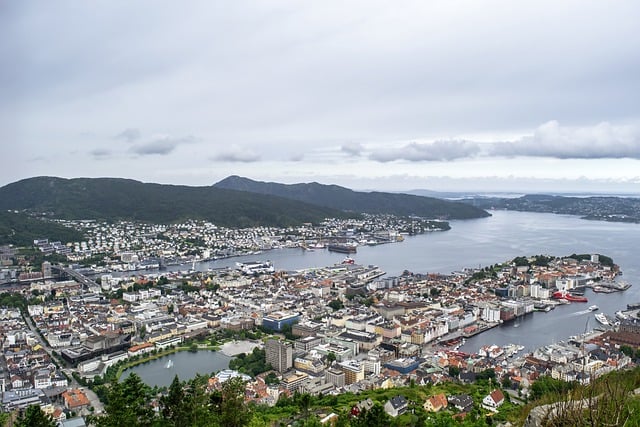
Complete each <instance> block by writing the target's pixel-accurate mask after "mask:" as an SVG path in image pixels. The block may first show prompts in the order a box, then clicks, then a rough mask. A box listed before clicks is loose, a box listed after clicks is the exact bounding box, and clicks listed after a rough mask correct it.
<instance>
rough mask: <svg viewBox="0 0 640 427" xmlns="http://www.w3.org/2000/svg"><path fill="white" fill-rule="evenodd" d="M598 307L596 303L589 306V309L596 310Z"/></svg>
mask: <svg viewBox="0 0 640 427" xmlns="http://www.w3.org/2000/svg"><path fill="white" fill-rule="evenodd" d="M598 308H599V307H598V306H597V305H592V306H591V307H589V311H596V310H597V309H598Z"/></svg>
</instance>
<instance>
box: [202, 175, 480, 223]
mask: <svg viewBox="0 0 640 427" xmlns="http://www.w3.org/2000/svg"><path fill="white" fill-rule="evenodd" d="M214 187H216V188H221V189H222V188H224V189H230V190H239V191H246V192H251V193H259V194H269V195H273V196H279V197H285V198H287V199H293V200H299V201H303V202H306V203H312V204H315V205H318V206H324V207H328V208H333V209H340V210H345V211H351V212H361V213H371V214H392V215H398V216H408V215H416V216H420V217H424V218H442V219H470V218H482V217H486V216H489V214H488V213H487V212H486V211H484V210H482V209H479V208H476V207H474V206H470V205H467V204H464V203H458V202H452V201H448V200H442V199H436V198H433V197H421V196H414V195H409V194H396V193H382V192H376V191H374V192H359V191H353V190H350V189H348V188H344V187H340V186H337V185H324V184H318V183H316V182H312V183H308V184H290V185H288V184H279V183H275V182H260V181H253V180H251V179H248V178H243V177H239V176H230V177H227V178H225V179H223V180H222V181H220V182H218V183H216V184H215V185H214Z"/></svg>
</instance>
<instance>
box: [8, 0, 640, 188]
mask: <svg viewBox="0 0 640 427" xmlns="http://www.w3.org/2000/svg"><path fill="white" fill-rule="evenodd" d="M508 6H509V7H505V3H504V2H501V1H497V0H488V1H483V2H477V1H473V0H467V1H464V0H462V1H455V2H450V1H429V2H425V1H419V0H413V1H412V0H409V1H406V2H402V3H401V4H398V3H397V2H389V1H382V0H380V1H378V0H367V1H364V0H362V1H355V2H346V3H345V2H343V1H337V0H327V1H323V2H288V1H277V0H276V1H272V2H259V1H251V0H249V1H244V2H222V1H218V0H194V1H190V2H187V3H176V2H169V1H155V0H154V1H152V0H140V1H136V2H77V1H71V0H69V1H66V0H59V1H55V2H22V1H16V2H2V3H1V5H0V58H2V62H3V65H5V66H3V67H2V68H1V71H0V93H2V96H0V141H2V142H1V143H2V144H3V148H4V152H5V153H7V152H8V153H9V156H10V157H11V161H8V162H5V163H4V166H3V168H2V169H1V170H0V185H4V184H7V183H9V182H13V181H16V180H18V179H22V178H26V177H30V176H36V175H57V176H64V177H76V176H118V177H126V178H134V179H139V180H143V181H147V182H163V183H172V184H188V185H206V184H211V183H213V182H216V181H218V180H220V179H222V178H224V177H225V176H228V175H232V174H237V175H244V176H248V177H250V178H254V179H262V180H268V181H279V182H299V181H321V182H325V183H336V184H343V185H346V184H347V183H351V184H353V185H363V186H365V185H366V188H369V189H376V188H380V189H394V188H395V189H402V188H420V187H422V186H425V185H427V184H428V183H436V184H437V185H440V186H443V187H445V186H446V182H447V181H446V179H449V180H450V181H451V182H457V183H460V182H463V181H461V180H463V179H465V180H466V179H468V180H469V181H464V182H485V183H487V185H489V183H504V182H506V181H504V180H512V181H513V182H529V181H523V180H528V179H530V178H531V179H534V180H535V179H537V178H539V179H543V180H555V182H556V183H557V184H558V185H560V186H561V185H562V183H563V182H566V183H582V182H585V183H586V182H587V181H581V180H580V179H579V178H580V177H581V176H588V175H589V174H593V173H596V172H594V171H597V173H596V175H597V177H595V176H594V177H592V179H591V181H588V182H591V183H592V182H593V179H597V180H600V181H602V182H603V185H608V186H610V187H611V188H612V189H614V187H615V186H616V185H617V184H616V183H621V182H635V181H634V179H635V178H636V177H637V176H638V173H637V171H638V170H640V160H639V159H640V147H639V144H640V143H639V140H640V138H639V135H640V131H639V129H640V97H639V96H638V93H640V73H638V70H640V53H639V52H640V30H639V29H638V28H639V26H638V23H637V18H638V16H640V3H638V2H637V1H635V0H620V1H616V2H602V1H595V0H585V1H561V2H558V1H551V0H548V1H547V0H538V1H521V2H515V3H510V4H509V5H508ZM184 135H197V136H198V137H197V138H194V137H185V136H184ZM34 157H39V158H45V159H47V161H45V162H32V161H29V159H33V158H34ZM381 166H383V167H381ZM344 171H348V173H349V176H347V175H345V173H344ZM488 173H491V174H492V176H493V175H495V176H498V177H500V179H497V180H482V179H481V178H483V177H486V176H487V174H488ZM538 175H539V176H538ZM401 177H405V178H401ZM434 177H439V179H438V180H436V181H434V180H433V178H434ZM474 179H476V181H474ZM600 181H599V182H600ZM376 182H377V183H378V184H377V186H378V187H377V186H376V185H375V183H376ZM545 182H546V181H545ZM496 185H498V184H496ZM572 185H573V184H572ZM585 185H586V184H585ZM434 190H446V188H434Z"/></svg>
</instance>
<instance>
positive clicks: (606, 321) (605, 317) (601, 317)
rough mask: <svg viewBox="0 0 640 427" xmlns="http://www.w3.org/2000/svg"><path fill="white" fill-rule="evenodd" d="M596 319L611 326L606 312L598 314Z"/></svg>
mask: <svg viewBox="0 0 640 427" xmlns="http://www.w3.org/2000/svg"><path fill="white" fill-rule="evenodd" d="M596 320H597V321H598V322H600V323H601V324H603V325H605V326H609V320H608V319H607V316H605V314H604V313H598V314H596Z"/></svg>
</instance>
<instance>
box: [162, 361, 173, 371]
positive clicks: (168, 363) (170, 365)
mask: <svg viewBox="0 0 640 427" xmlns="http://www.w3.org/2000/svg"><path fill="white" fill-rule="evenodd" d="M164 367H165V368H166V369H171V368H173V360H171V359H169V361H168V362H167V364H166V365H165V366H164Z"/></svg>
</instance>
